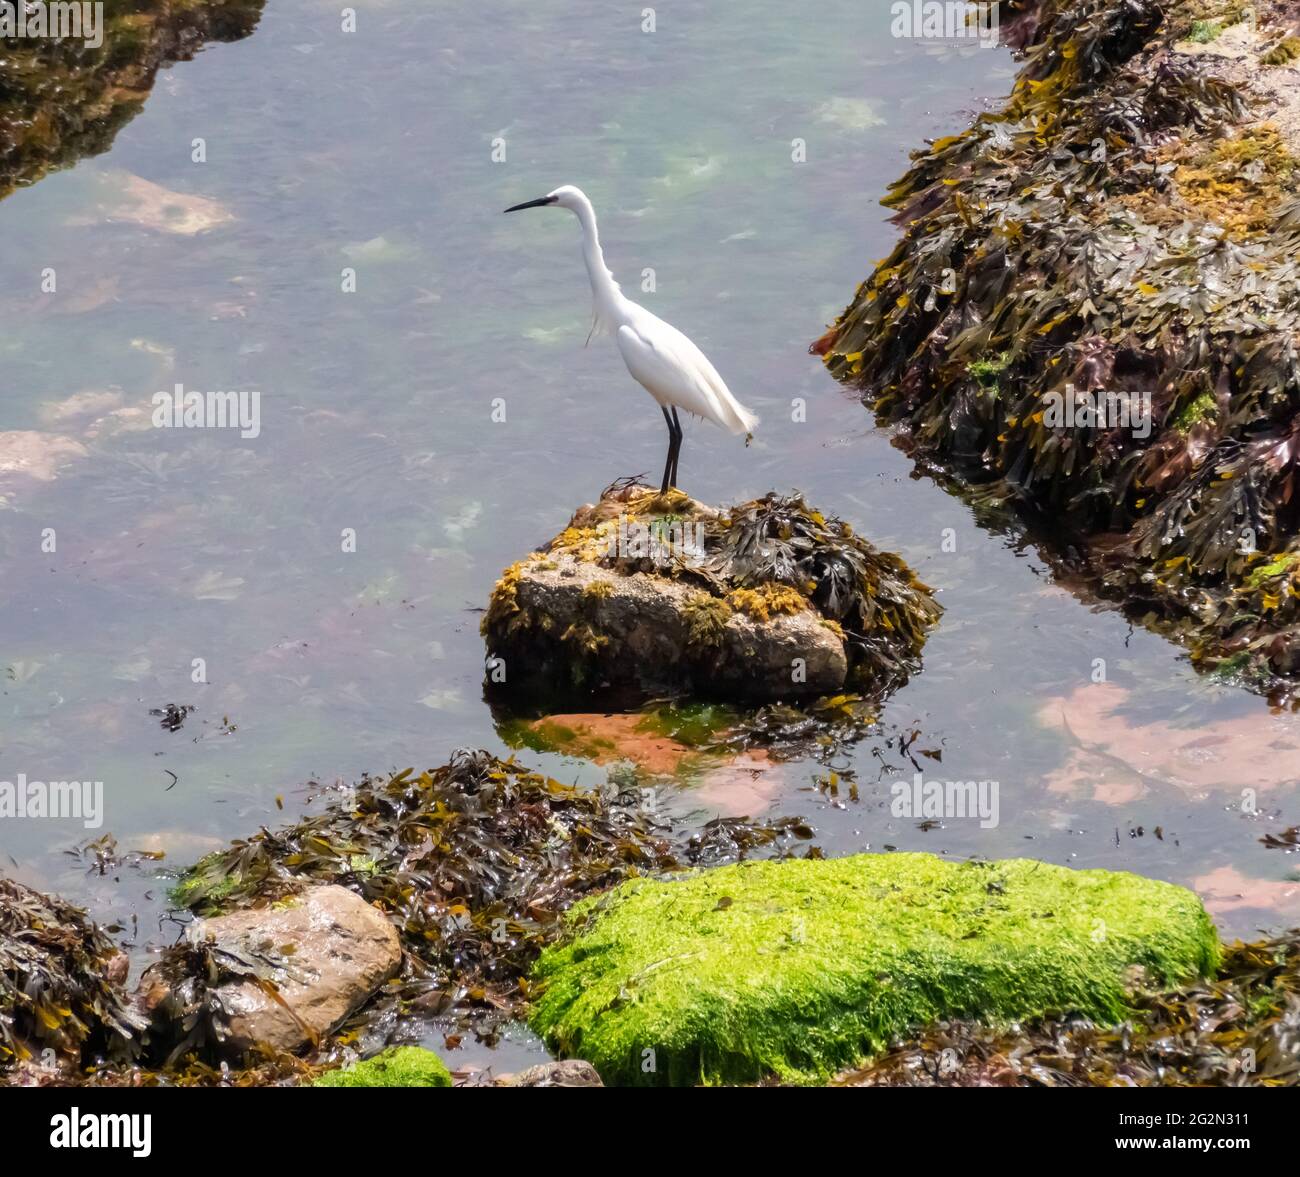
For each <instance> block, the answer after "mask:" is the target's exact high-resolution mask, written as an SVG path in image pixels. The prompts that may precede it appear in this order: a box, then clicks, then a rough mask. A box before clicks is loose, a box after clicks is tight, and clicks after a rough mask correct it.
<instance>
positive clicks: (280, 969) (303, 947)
mask: <svg viewBox="0 0 1300 1177" xmlns="http://www.w3.org/2000/svg"><path fill="white" fill-rule="evenodd" d="M185 939H186V949H187V954H186V956H187V960H188V961H190V962H192V963H196V962H198V961H202V962H203V964H204V965H206V966H208V968H207V969H206V970H205V972H206V977H205V981H207V980H209V979H210V978H211V976H212V969H213V968H214V967H215V969H216V970H219V971H220V972H223V973H224V974H225V976H224V978H223V979H222V980H220V981H219V983H217V984H215V985H214V984H211V983H205V984H204V985H203V986H202V990H201V991H202V1004H203V1005H204V1006H205V1007H206V1012H208V1013H210V1014H213V1015H215V1023H216V1028H217V1036H218V1039H219V1043H220V1047H221V1049H222V1051H223V1053H228V1054H230V1055H233V1056H236V1057H242V1056H243V1055H245V1054H247V1053H249V1052H251V1051H253V1050H254V1049H259V1048H261V1049H269V1050H271V1051H285V1052H293V1051H297V1050H300V1049H302V1048H303V1047H304V1046H307V1045H308V1044H315V1043H316V1042H317V1041H318V1040H319V1039H320V1038H321V1037H322V1036H323V1035H325V1034H327V1033H329V1031H330V1030H332V1029H334V1027H335V1026H337V1025H338V1024H339V1023H340V1022H342V1021H343V1019H344V1018H346V1017H347V1016H348V1015H349V1014H350V1013H352V1012H353V1010H355V1009H357V1008H358V1007H359V1006H361V1005H362V1004H364V1003H365V1002H366V1001H367V1000H368V999H369V998H370V997H371V995H372V994H374V992H375V991H376V990H377V989H378V988H379V987H380V986H381V985H382V984H383V983H384V982H385V981H387V980H388V979H389V978H390V977H392V976H393V975H394V974H395V973H396V972H397V970H398V968H399V967H400V965H401V963H402V947H401V942H400V941H399V940H398V937H397V932H396V931H395V930H394V929H393V926H392V924H390V923H389V921H388V919H387V918H386V917H385V916H384V915H383V913H381V912H379V911H377V910H376V909H375V908H373V907H371V906H370V904H368V903H367V902H366V901H365V900H364V899H362V898H361V897H360V896H359V895H356V894H354V893H353V892H352V891H349V890H348V889H347V888H346V887H339V886H333V885H329V886H320V887H308V888H306V889H305V890H303V891H301V892H300V893H298V894H295V895H291V896H289V897H287V898H285V899H282V900H280V901H279V902H277V903H275V904H273V905H271V906H267V907H254V908H247V909H245V910H242V911H235V912H231V913H230V914H228V915H221V916H214V917H213V918H211V919H204V920H196V921H195V922H194V923H193V924H191V925H190V926H189V927H188V928H187V929H186V936H185ZM141 992H142V994H143V995H144V996H143V1004H144V1006H145V1008H146V1009H148V1010H150V1012H155V1013H157V1012H161V1013H162V1015H163V1017H164V1018H171V1019H173V1020H175V1021H178V1022H182V1023H185V1022H193V1021H194V1017H195V1014H196V1012H197V1011H196V1005H197V1004H198V1003H197V1002H196V1000H195V991H194V987H193V985H192V981H191V978H190V977H189V976H188V975H184V974H182V975H181V976H180V977H177V976H176V975H175V970H174V967H173V969H171V970H166V969H159V968H155V969H150V970H148V971H146V973H145V975H144V977H143V978H142V980H141ZM162 1034H163V1036H166V1031H165V1030H163V1031H162Z"/></svg>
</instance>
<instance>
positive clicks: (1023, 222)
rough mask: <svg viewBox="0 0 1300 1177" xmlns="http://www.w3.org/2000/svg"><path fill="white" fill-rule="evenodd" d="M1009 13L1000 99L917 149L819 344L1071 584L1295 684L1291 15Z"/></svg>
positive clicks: (1262, 674) (1022, 7)
mask: <svg viewBox="0 0 1300 1177" xmlns="http://www.w3.org/2000/svg"><path fill="white" fill-rule="evenodd" d="M1001 9H1002V11H1003V26H1002V34H1003V36H1004V38H1005V39H1006V40H1007V41H1008V42H1009V43H1010V44H1011V45H1013V46H1014V47H1015V48H1018V49H1021V50H1023V59H1024V60H1023V66H1022V68H1021V70H1020V73H1019V75H1018V77H1017V79H1016V82H1015V85H1014V86H1013V88H1012V92H1011V94H1010V96H1009V97H1008V99H1007V102H1006V105H1005V107H1004V108H1003V109H1002V110H999V111H997V112H996V113H994V114H991V115H990V114H989V113H981V114H980V115H979V116H978V117H977V118H975V119H974V121H973V122H972V124H971V125H970V126H969V127H968V128H967V129H966V130H964V131H961V132H960V133H958V134H954V135H947V136H944V137H942V138H939V139H936V140H934V141H932V142H931V143H930V145H929V146H928V147H926V148H923V149H922V150H920V151H918V152H916V153H915V154H914V156H913V162H912V165H911V167H910V168H909V170H908V172H907V174H906V175H904V176H903V177H902V178H900V179H899V180H898V181H896V182H895V183H894V184H893V185H892V186H891V188H890V190H889V195H888V196H887V197H886V199H885V202H884V203H885V204H886V205H887V206H888V207H889V208H890V209H891V210H892V211H893V212H894V221H895V223H896V224H898V225H899V226H900V227H901V230H902V236H901V239H900V241H899V242H898V244H897V245H896V247H895V248H894V250H893V251H892V253H891V254H890V256H889V257H887V258H885V259H883V260H882V261H881V262H880V263H879V265H878V267H877V269H876V271H875V273H874V274H872V275H871V276H869V277H868V278H867V279H866V281H864V282H862V283H861V284H860V285H859V287H858V289H857V292H856V294H855V296H854V298H853V301H852V302H851V303H850V305H849V306H848V308H847V309H846V310H845V312H844V314H843V315H842V316H841V317H840V319H839V320H838V322H837V323H836V324H835V325H834V326H833V327H832V328H831V330H830V331H829V332H827V334H826V335H824V336H822V338H821V339H819V340H817V341H816V342H815V343H814V344H813V345H812V347H811V348H810V350H812V351H813V352H814V353H815V354H818V355H821V356H822V357H823V359H824V362H825V363H826V365H827V367H828V368H829V369H830V371H831V372H832V373H833V374H834V375H836V376H837V377H839V378H840V379H842V380H845V381H848V382H850V383H851V384H852V385H854V386H855V389H856V390H857V391H858V392H859V394H860V395H861V396H862V399H863V401H864V402H865V403H866V404H867V405H868V406H870V407H871V408H872V409H874V411H875V413H876V415H877V419H878V420H879V421H880V422H881V423H882V424H888V425H889V426H891V427H892V428H893V429H894V430H895V431H896V436H897V437H899V438H900V439H904V444H905V445H906V447H907V449H908V452H909V453H910V454H912V455H914V456H915V457H916V458H917V459H918V464H919V466H920V468H921V469H923V470H925V471H926V472H927V473H930V472H932V471H934V470H935V469H936V468H938V469H940V470H941V471H942V475H943V477H942V478H941V484H942V485H948V486H952V487H953V488H955V489H956V488H964V489H965V490H966V491H967V492H968V493H970V494H972V495H973V496H974V497H975V499H976V501H978V502H981V503H998V504H1006V505H1007V506H1008V507H1012V508H1015V509H1018V510H1020V511H1022V513H1023V515H1024V517H1025V518H1026V519H1027V520H1028V521H1029V523H1030V526H1031V528H1032V531H1033V533H1034V534H1035V535H1036V536H1042V537H1043V539H1042V540H1041V548H1042V552H1043V555H1044V556H1045V557H1046V559H1047V560H1048V562H1049V563H1050V564H1052V565H1053V566H1054V567H1055V568H1056V570H1057V571H1058V572H1059V573H1060V574H1061V575H1062V576H1063V577H1067V578H1069V579H1070V580H1072V581H1074V582H1076V583H1077V582H1078V581H1080V580H1082V581H1083V582H1084V583H1085V584H1086V585H1088V586H1089V587H1090V588H1091V589H1092V590H1093V591H1094V593H1095V595H1096V596H1099V597H1102V598H1104V599H1107V600H1111V601H1120V602H1123V604H1124V605H1125V606H1127V607H1128V609H1129V611H1130V613H1131V614H1132V615H1133V616H1135V617H1141V618H1143V619H1144V622H1145V623H1146V624H1148V625H1149V626H1151V627H1152V628H1153V629H1155V630H1156V631H1157V632H1160V633H1164V634H1167V635H1169V636H1171V637H1174V638H1176V639H1178V640H1180V641H1182V642H1184V643H1185V644H1186V645H1187V646H1188V648H1189V650H1190V655H1191V659H1192V661H1193V663H1194V664H1195V665H1196V666H1198V667H1199V668H1201V669H1204V670H1212V671H1216V672H1219V673H1231V674H1234V675H1237V676H1239V677H1240V679H1241V681H1243V682H1244V683H1246V684H1247V685H1250V686H1253V687H1255V688H1257V689H1260V690H1262V691H1267V692H1268V693H1269V694H1270V696H1271V697H1273V699H1274V700H1275V701H1277V702H1279V703H1284V702H1285V701H1286V699H1287V697H1289V696H1292V695H1294V696H1296V697H1300V514H1298V513H1297V511H1296V509H1295V504H1296V502H1297V495H1298V493H1300V461H1298V460H1297V453H1298V450H1300V382H1297V378H1296V371H1295V359H1294V357H1295V346H1296V338H1297V335H1298V334H1300V268H1298V267H1297V265H1296V256H1297V250H1300V197H1297V191H1296V177H1297V176H1298V175H1300V86H1297V85H1296V68H1295V62H1296V60H1297V57H1298V56H1300V38H1297V37H1296V36H1295V35H1294V33H1295V6H1294V4H1287V5H1265V6H1261V8H1260V10H1259V12H1258V14H1257V13H1256V11H1255V9H1254V8H1251V7H1246V8H1241V9H1238V10H1234V11H1231V12H1229V11H1227V10H1224V11H1223V12H1222V13H1221V14H1220V13H1215V14H1211V13H1209V12H1208V11H1207V10H1206V9H1205V7H1204V6H1203V5H1202V4H1201V3H1199V2H1198V0H1126V2H1125V3H1123V4H1117V3H1115V2H1114V0H1026V2H1025V3H1023V4H1021V3H1018V4H1016V5H1006V4H1004V5H1001ZM1121 109H1122V110H1125V111H1127V112H1129V116H1128V117H1127V118H1126V119H1125V120H1123V121H1122V124H1121V123H1117V122H1116V120H1115V111H1117V110H1121ZM1081 143H1089V144H1092V145H1093V146H1094V147H1095V148H1096V149H1097V150H1096V151H1094V152H1081V151H1078V150H1077V149H1076V148H1077V145H1078V144H1081ZM971 209H978V210H980V211H979V215H978V216H972V215H971V214H970V210H971ZM1044 524H1047V526H1044Z"/></svg>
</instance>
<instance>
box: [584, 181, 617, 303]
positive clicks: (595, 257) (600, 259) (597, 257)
mask: <svg viewBox="0 0 1300 1177" xmlns="http://www.w3.org/2000/svg"><path fill="white" fill-rule="evenodd" d="M573 213H574V215H575V216H576V217H577V218H578V223H579V224H580V225H581V226H582V260H583V261H584V262H586V263H587V277H588V278H590V279H591V298H592V303H593V309H594V310H595V313H596V318H597V319H600V320H603V321H604V322H606V323H609V322H610V321H611V320H612V319H613V318H614V317H615V312H616V311H617V309H618V307H619V304H620V303H621V302H622V301H623V292H622V291H621V290H619V288H618V283H617V282H615V281H614V275H613V274H611V273H610V272H609V267H608V266H607V265H605V254H604V253H603V252H602V250H601V248H600V235H599V234H598V233H597V232H596V210H595V209H593V208H592V207H591V201H589V200H587V199H585V198H584V199H583V200H582V202H581V203H580V204H578V206H577V207H576V208H575V209H574V210H573Z"/></svg>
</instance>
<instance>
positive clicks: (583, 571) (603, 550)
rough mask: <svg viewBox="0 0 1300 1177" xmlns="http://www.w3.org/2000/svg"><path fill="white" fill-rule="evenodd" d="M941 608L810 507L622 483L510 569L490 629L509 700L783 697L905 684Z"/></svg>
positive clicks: (902, 572)
mask: <svg viewBox="0 0 1300 1177" xmlns="http://www.w3.org/2000/svg"><path fill="white" fill-rule="evenodd" d="M940 611H941V610H940V608H939V605H938V604H937V603H936V602H935V600H934V598H933V596H932V594H931V593H930V590H929V589H928V588H927V587H926V586H925V585H923V584H921V583H920V581H918V580H917V579H916V577H915V576H914V575H913V574H912V572H911V570H910V569H909V568H908V567H907V566H906V565H905V564H904V563H903V562H902V560H900V559H899V558H898V557H897V556H893V555H890V554H888V553H884V552H878V551H876V549H875V548H873V547H872V546H871V545H870V544H869V543H867V542H866V541H865V540H863V539H861V538H860V537H858V536H856V535H854V534H853V531H852V529H851V528H850V527H849V526H848V524H846V523H843V522H842V521H840V520H837V519H834V518H831V517H827V516H825V515H823V514H822V513H821V512H819V511H816V510H814V509H812V508H810V507H808V506H807V505H806V504H805V503H804V502H803V500H802V499H800V498H797V497H794V498H784V499H783V498H779V497H777V496H776V495H768V496H767V497H766V498H763V499H757V500H755V501H753V502H749V503H744V504H742V505H740V506H737V507H734V508H732V509H731V510H729V511H725V512H724V511H721V510H718V509H716V508H713V507H708V506H706V505H704V504H701V503H697V502H696V501H695V500H693V499H691V498H688V497H687V496H686V495H684V494H682V493H681V492H680V491H670V492H668V494H666V495H661V494H659V493H658V492H656V491H655V490H653V489H652V488H649V487H643V486H638V485H635V484H623V485H619V484H616V485H615V486H613V487H611V488H609V489H608V490H607V491H606V492H605V493H604V494H603V495H602V496H601V499H600V501H599V502H598V503H596V504H595V505H593V506H586V507H582V508H581V509H579V510H578V512H577V513H576V514H575V515H574V516H573V518H572V519H571V520H570V522H569V525H568V526H567V527H566V528H565V529H564V530H563V531H562V532H560V534H559V535H557V536H556V537H555V538H554V539H552V540H551V541H550V542H549V543H548V544H547V545H546V546H545V547H543V548H542V549H541V550H539V551H537V552H534V553H533V554H532V555H531V556H529V557H528V558H527V559H526V560H523V561H521V562H520V563H518V564H515V565H514V566H513V567H511V568H508V569H507V570H506V572H505V573H504V575H503V576H502V577H501V579H500V581H498V582H497V585H496V587H495V589H494V590H493V593H492V599H491V602H490V604H489V606H488V609H487V612H486V614H485V616H484V618H483V623H482V632H483V636H484V637H485V639H486V640H487V645H488V655H489V657H488V675H487V677H488V681H489V684H490V685H492V686H495V687H498V688H502V689H505V690H511V691H513V690H525V691H526V690H528V689H530V688H535V687H540V688H551V689H560V690H566V689H567V690H576V691H579V692H582V693H587V694H590V693H594V692H597V691H605V690H619V689H631V690H634V691H639V692H654V691H665V690H667V691H671V692H689V693H693V694H700V695H713V696H723V697H729V698H749V699H772V698H790V697H799V696H815V695H825V694H830V693H833V692H836V691H839V690H841V689H842V688H845V687H846V686H848V687H852V688H854V689H858V690H872V691H880V692H883V691H886V690H888V689H890V688H891V687H893V686H896V685H898V684H899V683H901V682H902V681H904V680H905V679H906V677H907V675H908V674H909V673H910V672H911V671H912V670H913V669H915V666H916V664H917V662H918V659H919V655H920V651H921V647H922V646H923V644H924V642H925V638H926V632H927V630H928V629H929V628H930V627H931V626H932V625H933V624H934V623H935V622H936V621H937V620H938V617H939V614H940Z"/></svg>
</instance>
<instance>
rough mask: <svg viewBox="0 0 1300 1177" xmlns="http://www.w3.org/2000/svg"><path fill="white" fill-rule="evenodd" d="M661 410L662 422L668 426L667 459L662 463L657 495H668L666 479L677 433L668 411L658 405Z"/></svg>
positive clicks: (671, 464)
mask: <svg viewBox="0 0 1300 1177" xmlns="http://www.w3.org/2000/svg"><path fill="white" fill-rule="evenodd" d="M659 408H660V409H661V410H663V415H664V422H665V424H667V426H668V458H667V460H666V461H665V462H664V484H663V486H661V487H660V488H659V493H660V494H661V495H665V494H667V493H668V479H669V477H670V476H671V474H672V469H673V447H674V446H675V445H676V444H677V431H676V430H675V429H674V428H673V419H672V418H671V417H670V416H669V415H668V410H667V409H666V408H664V406H663V405H660V406H659Z"/></svg>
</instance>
